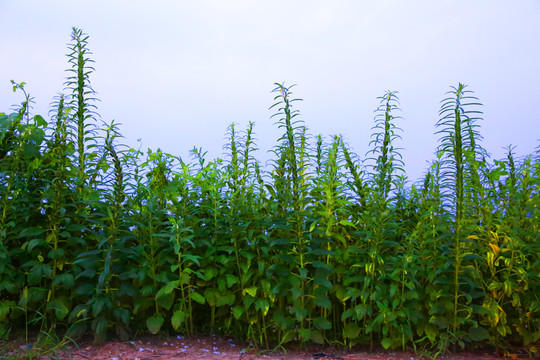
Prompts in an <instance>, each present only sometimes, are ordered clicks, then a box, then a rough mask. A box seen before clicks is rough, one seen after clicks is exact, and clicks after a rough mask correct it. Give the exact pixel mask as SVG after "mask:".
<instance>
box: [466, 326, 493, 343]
mask: <svg viewBox="0 0 540 360" xmlns="http://www.w3.org/2000/svg"><path fill="white" fill-rule="evenodd" d="M469 338H470V339H471V340H472V341H482V340H487V339H489V331H487V330H486V329H485V328H483V327H481V326H478V327H471V328H469Z"/></svg>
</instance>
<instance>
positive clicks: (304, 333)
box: [298, 329, 311, 342]
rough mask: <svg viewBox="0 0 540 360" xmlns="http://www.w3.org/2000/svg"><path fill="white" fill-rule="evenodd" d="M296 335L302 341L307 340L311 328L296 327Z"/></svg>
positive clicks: (309, 336) (309, 337)
mask: <svg viewBox="0 0 540 360" xmlns="http://www.w3.org/2000/svg"><path fill="white" fill-rule="evenodd" d="M298 335H300V339H301V340H302V342H308V341H309V340H310V339H311V330H310V329H298Z"/></svg>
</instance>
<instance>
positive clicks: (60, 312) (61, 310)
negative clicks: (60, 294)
mask: <svg viewBox="0 0 540 360" xmlns="http://www.w3.org/2000/svg"><path fill="white" fill-rule="evenodd" d="M47 310H53V311H54V314H55V315H56V318H57V319H58V320H63V319H64V318H65V317H66V316H67V314H69V309H68V307H67V305H66V304H65V303H64V301H63V300H61V299H54V300H51V301H50V302H49V303H48V304H47Z"/></svg>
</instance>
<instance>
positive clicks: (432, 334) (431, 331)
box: [424, 324, 439, 342]
mask: <svg viewBox="0 0 540 360" xmlns="http://www.w3.org/2000/svg"><path fill="white" fill-rule="evenodd" d="M424 331H425V332H426V335H427V336H428V338H429V340H430V341H431V342H434V341H435V339H436V338H437V335H438V333H439V331H438V330H437V328H436V327H435V326H433V325H431V324H426V326H425V328H424Z"/></svg>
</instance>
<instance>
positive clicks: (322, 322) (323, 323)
mask: <svg viewBox="0 0 540 360" xmlns="http://www.w3.org/2000/svg"><path fill="white" fill-rule="evenodd" d="M313 326H315V327H316V328H318V329H321V330H330V329H332V323H331V322H330V321H329V320H328V319H327V318H324V317H318V318H315V319H314V320H313Z"/></svg>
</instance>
